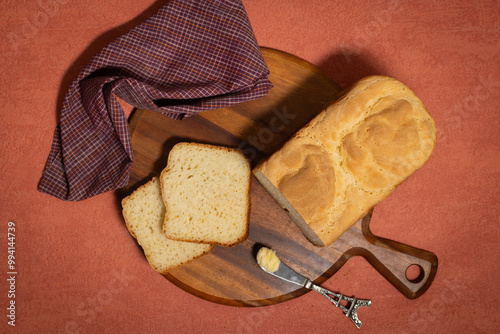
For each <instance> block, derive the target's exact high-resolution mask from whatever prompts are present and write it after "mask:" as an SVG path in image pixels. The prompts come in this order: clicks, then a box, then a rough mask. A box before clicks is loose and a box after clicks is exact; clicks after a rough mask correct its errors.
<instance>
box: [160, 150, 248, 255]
mask: <svg viewBox="0 0 500 334" xmlns="http://www.w3.org/2000/svg"><path fill="white" fill-rule="evenodd" d="M251 176H252V172H251V168H250V162H249V161H248V159H247V158H246V157H245V156H244V155H243V154H242V153H241V152H240V151H239V150H237V149H233V148H227V147H220V146H212V145H205V144H198V143H179V144H177V145H175V146H174V147H173V148H172V150H171V151H170V153H169V156H168V162H167V166H166V167H165V169H164V170H163V171H162V173H161V176H160V180H161V187H162V188H161V189H162V196H163V200H164V203H165V207H166V215H165V222H164V225H163V231H164V233H165V235H166V236H167V237H168V238H170V239H174V240H180V241H191V242H199V243H209V244H218V245H222V246H227V247H229V246H233V245H236V244H238V243H241V242H243V241H244V240H245V239H246V238H247V236H248V228H249V216H250V182H251Z"/></svg>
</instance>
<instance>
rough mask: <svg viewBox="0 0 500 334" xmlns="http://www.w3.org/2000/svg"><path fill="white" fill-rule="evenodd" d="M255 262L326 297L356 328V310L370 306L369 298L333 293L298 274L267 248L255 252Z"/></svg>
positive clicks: (358, 321) (359, 324)
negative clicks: (345, 303) (343, 303)
mask: <svg viewBox="0 0 500 334" xmlns="http://www.w3.org/2000/svg"><path fill="white" fill-rule="evenodd" d="M257 263H258V264H259V266H260V267H261V268H262V269H263V270H264V271H265V272H267V273H269V274H271V275H273V276H276V277H278V278H281V279H282V280H284V281H287V282H290V283H294V284H297V285H300V286H302V287H304V288H306V289H310V290H314V291H316V292H318V293H319V294H321V295H322V296H323V297H326V298H327V299H328V300H329V301H331V302H332V303H333V305H335V306H336V307H338V308H340V309H342V311H343V312H344V314H345V315H346V316H347V317H348V318H349V319H351V320H352V322H353V323H354V325H356V327H357V328H360V327H361V320H359V318H358V315H357V312H358V309H359V307H360V306H370V305H371V303H372V302H371V300H367V299H357V298H354V297H346V296H344V295H342V294H340V293H335V292H332V291H330V290H327V289H325V288H322V287H320V286H318V285H316V284H314V283H313V282H311V281H310V280H309V279H307V278H306V277H304V276H302V275H300V274H299V273H297V272H296V271H294V270H293V269H291V268H290V267H288V266H287V265H286V264H284V263H283V262H281V260H280V259H279V257H278V256H277V255H276V252H275V251H273V250H271V249H269V248H267V247H262V248H260V249H259V251H258V253H257ZM343 300H345V301H346V302H347V305H346V306H344V305H342V304H341V302H342V301H343Z"/></svg>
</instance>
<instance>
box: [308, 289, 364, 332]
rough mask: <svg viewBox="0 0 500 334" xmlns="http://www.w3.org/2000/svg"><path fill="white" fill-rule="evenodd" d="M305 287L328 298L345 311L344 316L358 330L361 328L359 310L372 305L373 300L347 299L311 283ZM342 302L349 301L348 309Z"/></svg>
mask: <svg viewBox="0 0 500 334" xmlns="http://www.w3.org/2000/svg"><path fill="white" fill-rule="evenodd" d="M304 287H305V288H307V289H312V290H314V291H316V292H318V293H319V294H321V295H322V296H324V297H326V298H328V300H330V301H331V302H332V303H333V305H335V306H337V307H339V308H341V309H342V311H344V314H345V315H346V316H347V317H348V318H349V319H351V320H352V322H354V324H355V325H356V327H357V328H360V327H361V320H359V318H358V314H357V312H358V308H359V307H360V306H370V305H371V304H372V302H371V300H368V299H357V298H351V297H346V296H344V295H342V294H340V293H335V292H332V291H330V290H327V289H325V288H322V287H320V286H318V285H316V284H314V283H312V282H311V281H309V280H308V281H307V282H306V284H304ZM342 300H345V301H347V307H345V306H344V305H342V304H341V303H340V302H341V301H342Z"/></svg>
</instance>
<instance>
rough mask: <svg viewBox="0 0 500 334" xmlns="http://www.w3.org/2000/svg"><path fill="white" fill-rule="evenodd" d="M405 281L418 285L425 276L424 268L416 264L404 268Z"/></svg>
mask: <svg viewBox="0 0 500 334" xmlns="http://www.w3.org/2000/svg"><path fill="white" fill-rule="evenodd" d="M405 275H406V279H407V280H408V281H409V282H411V283H420V282H421V281H422V280H423V279H424V276H425V273H424V268H422V267H421V266H420V265H418V264H412V265H409V266H408V268H406V272H405Z"/></svg>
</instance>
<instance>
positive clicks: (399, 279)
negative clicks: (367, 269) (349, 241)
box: [356, 212, 438, 299]
mask: <svg viewBox="0 0 500 334" xmlns="http://www.w3.org/2000/svg"><path fill="white" fill-rule="evenodd" d="M371 215H372V212H370V213H369V214H368V215H366V216H365V217H364V218H363V219H362V220H361V226H360V229H361V233H362V234H363V237H364V238H363V239H364V242H363V244H362V245H359V246H362V248H357V249H356V255H360V256H363V257H364V258H365V259H366V260H367V261H368V262H370V264H371V265H372V266H373V267H374V268H375V269H377V270H378V271H379V272H380V273H381V274H382V275H383V276H384V277H385V278H386V279H387V280H388V281H389V282H390V283H391V284H392V285H394V287H396V288H397V289H398V290H399V291H400V292H401V293H402V294H403V295H405V296H406V297H407V298H409V299H415V298H418V297H419V296H421V295H422V294H423V293H424V292H425V291H427V289H428V288H429V287H430V285H431V283H432V281H433V280H434V277H435V276H436V272H437V265H438V259H437V256H436V255H435V254H433V253H431V252H428V251H425V250H422V249H418V248H415V247H411V246H408V245H405V244H402V243H399V242H396V241H393V240H389V239H384V238H380V237H377V236H375V235H374V234H373V233H372V232H371V230H370V220H371ZM412 269H413V270H412ZM408 270H411V271H416V272H417V273H416V274H415V273H414V274H413V275H412V276H411V277H408V275H407V272H408Z"/></svg>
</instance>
